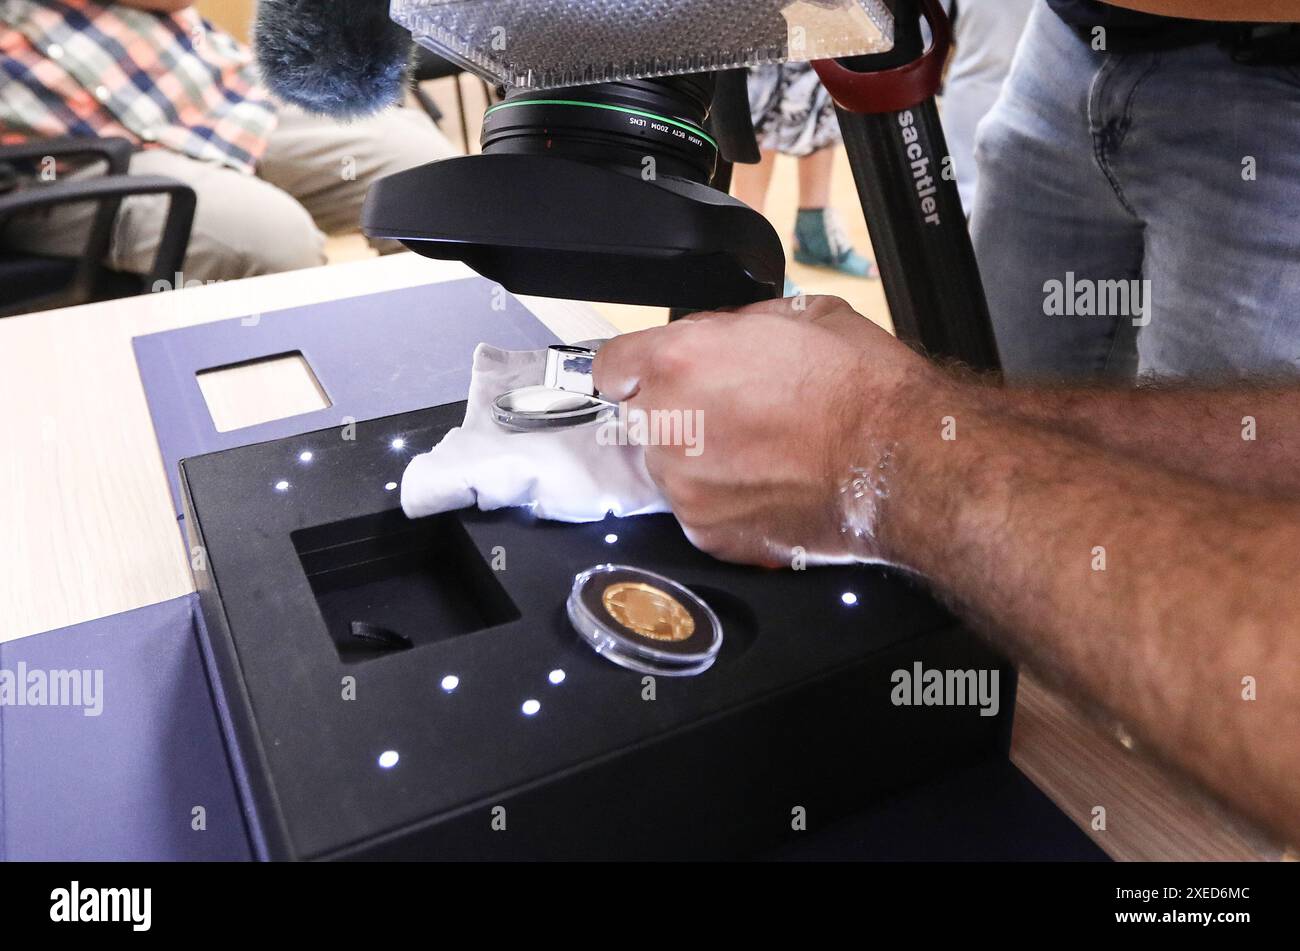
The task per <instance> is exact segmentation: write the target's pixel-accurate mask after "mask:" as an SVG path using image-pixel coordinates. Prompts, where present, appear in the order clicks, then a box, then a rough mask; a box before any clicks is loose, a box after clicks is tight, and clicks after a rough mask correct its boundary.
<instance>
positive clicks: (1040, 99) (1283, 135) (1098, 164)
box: [972, 4, 1300, 380]
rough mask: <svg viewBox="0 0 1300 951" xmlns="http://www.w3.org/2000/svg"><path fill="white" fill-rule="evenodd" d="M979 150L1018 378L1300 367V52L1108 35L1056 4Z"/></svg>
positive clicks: (984, 229)
mask: <svg viewBox="0 0 1300 951" xmlns="http://www.w3.org/2000/svg"><path fill="white" fill-rule="evenodd" d="M976 154H977V160H978V162H979V172H980V191H979V195H978V197H977V200H976V205H975V211H974V214H973V219H972V232H973V237H974V241H975V250H976V255H977V257H978V259H979V264H980V271H981V273H982V275H983V278H984V284H985V287H986V290H987V292H988V297H989V305H990V310H991V312H992V315H993V323H994V328H995V330H996V332H997V338H998V348H999V350H1000V351H1001V355H1002V362H1003V366H1004V368H1005V370H1006V373H1007V377H1008V379H1011V380H1027V379H1035V378H1037V379H1045V378H1055V379H1080V378H1089V377H1094V378H1095V377H1100V376H1105V377H1110V378H1113V379H1121V380H1132V379H1134V378H1135V376H1137V377H1141V378H1150V377H1155V378H1179V377H1182V378H1193V377H1196V378H1233V377H1239V376H1247V375H1269V376H1294V375H1296V373H1297V371H1298V370H1300V68H1297V67H1296V66H1293V65H1292V66H1245V65H1239V64H1236V63H1234V62H1233V61H1232V59H1231V56H1230V54H1229V53H1228V52H1227V51H1226V50H1224V49H1222V48H1221V47H1219V46H1217V45H1214V44H1203V45H1200V46H1194V47H1189V48H1185V49H1175V50H1166V51H1158V52H1138V53H1114V52H1097V51H1094V50H1093V49H1092V48H1091V47H1090V46H1089V45H1088V44H1086V43H1084V42H1083V41H1082V40H1081V39H1080V38H1079V37H1078V35H1077V34H1075V33H1074V32H1073V31H1071V30H1070V28H1069V27H1067V26H1066V25H1065V24H1064V23H1062V22H1061V21H1060V20H1059V19H1058V18H1057V17H1056V16H1055V15H1054V14H1053V13H1052V12H1051V11H1050V10H1049V9H1047V7H1046V5H1045V4H1040V5H1039V6H1038V8H1037V9H1036V10H1035V11H1034V14H1033V16H1032V18H1031V20H1030V23H1029V26H1028V28H1027V30H1026V33H1025V37H1024V40H1023V42H1022V44H1021V46H1020V49H1019V51H1018V52H1017V54H1016V59H1015V62H1014V64H1013V65H1012V69H1011V75H1010V78H1009V79H1008V81H1007V85H1006V87H1005V88H1004V90H1003V92H1002V95H1001V98H1000V99H999V100H998V103H997V104H996V105H995V106H994V108H993V111H992V112H991V113H990V114H989V116H988V117H987V118H986V119H985V121H984V123H983V124H982V125H981V127H980V130H979V135H978V139H977V146H976ZM1121 292H1122V293H1121ZM1139 300H1140V305H1141V306H1139V305H1138V302H1139Z"/></svg>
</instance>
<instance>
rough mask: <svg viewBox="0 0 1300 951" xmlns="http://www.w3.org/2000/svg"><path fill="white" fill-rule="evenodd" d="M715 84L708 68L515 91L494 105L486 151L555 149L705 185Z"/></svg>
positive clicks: (710, 164)
mask: <svg viewBox="0 0 1300 951" xmlns="http://www.w3.org/2000/svg"><path fill="white" fill-rule="evenodd" d="M713 85H714V81H713V76H712V74H707V73H706V74H695V75H689V76H671V77H667V78H663V79H641V80H628V81H623V82H613V83H600V84H597V85H592V86H571V87H568V88H563V89H548V90H543V91H536V90H516V91H514V92H512V93H510V95H508V96H507V97H506V99H505V100H504V101H503V102H501V103H498V104H497V105H495V106H493V107H492V108H491V109H489V110H488V112H487V115H486V116H485V118H484V122H483V139H482V145H483V152H484V154H508V153H513V154H533V155H538V154H548V155H557V156H562V157H565V158H570V159H574V160H576V161H582V162H591V163H594V164H598V165H602V166H605V167H609V168H613V169H617V170H620V171H627V172H629V173H633V174H636V175H639V176H643V177H652V176H658V175H672V176H677V177H679V178H686V179H689V180H691V181H695V182H699V183H700V184H704V185H707V184H709V183H710V182H711V181H712V179H713V174H714V171H715V169H716V168H717V162H718V146H717V142H716V141H714V139H713V137H712V136H710V135H709V134H708V133H707V132H706V131H705V130H704V121H705V119H706V118H707V117H708V114H709V104H710V102H711V101H712V98H713ZM647 173H649V174H647Z"/></svg>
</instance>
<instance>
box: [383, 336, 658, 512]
mask: <svg viewBox="0 0 1300 951" xmlns="http://www.w3.org/2000/svg"><path fill="white" fill-rule="evenodd" d="M545 373H546V351H545V350H523V351H510V350H499V349H497V348H496V347H490V346H488V345H487V344H479V345H478V348H477V349H476V350H475V351H474V371H473V376H472V377H471V379H470V384H469V405H468V406H467V407H466V408H465V422H464V423H462V424H461V425H460V426H458V427H457V428H455V429H453V430H451V431H450V432H449V433H447V435H446V436H444V437H443V440H442V442H440V443H438V445H437V446H435V447H434V448H433V450H432V451H430V452H426V453H424V454H423V455H420V456H416V457H415V458H414V459H412V460H411V462H410V464H409V465H407V467H406V472H405V473H404V474H403V476H402V509H403V510H404V511H405V512H406V514H407V515H408V516H409V517H411V518H419V517H421V516H425V515H436V514H437V513H439V512H449V511H451V510H453V509H459V508H466V507H468V506H471V505H477V506H478V507H479V508H480V509H482V510H483V511H485V512H487V511H491V510H493V509H499V508H507V507H511V506H528V507H529V508H530V509H531V510H532V511H533V513H534V514H535V515H537V516H538V517H540V518H549V519H554V520H556V521H561V522H594V521H599V520H600V519H603V518H604V517H605V516H606V515H609V514H613V515H616V516H619V517H624V516H628V515H646V514H649V513H652V512H666V511H668V504H667V502H665V501H664V498H663V496H662V495H660V493H659V489H658V488H656V486H655V484H654V483H653V482H652V481H651V480H650V475H649V473H647V472H646V467H645V450H644V448H642V447H640V446H631V445H617V444H614V445H602V444H601V442H600V441H598V439H597V433H598V432H599V431H600V428H601V427H600V425H597V424H588V425H586V426H577V427H574V428H571V429H550V430H546V431H543V432H532V433H516V432H510V431H509V430H506V429H503V428H502V427H500V426H499V425H497V423H496V421H495V420H493V418H492V402H493V400H495V399H496V398H497V397H498V396H500V395H501V394H502V393H505V392H507V391H509V390H513V389H516V388H518V387H521V386H534V385H537V384H540V383H541V382H542V378H543V376H544V375H545ZM607 441H608V440H607Z"/></svg>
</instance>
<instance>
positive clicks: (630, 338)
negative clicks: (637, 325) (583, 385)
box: [591, 327, 665, 403]
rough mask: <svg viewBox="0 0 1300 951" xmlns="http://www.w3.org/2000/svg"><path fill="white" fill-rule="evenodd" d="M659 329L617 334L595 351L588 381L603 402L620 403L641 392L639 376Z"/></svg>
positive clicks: (646, 363)
mask: <svg viewBox="0 0 1300 951" xmlns="http://www.w3.org/2000/svg"><path fill="white" fill-rule="evenodd" d="M664 329H665V328H663V327H655V328H653V329H651V330H640V331H637V332H636V333H630V334H621V335H620V336H617V337H615V338H613V339H612V340H607V341H605V343H603V344H602V345H601V347H600V349H599V350H598V351H596V359H595V361H594V362H593V363H592V366H591V380H592V384H593V385H594V386H595V387H596V392H597V393H599V394H600V395H601V396H602V397H603V398H604V399H607V400H613V401H614V402H616V403H621V402H623V401H624V400H629V399H631V398H632V397H633V396H635V395H636V393H637V391H638V390H640V389H641V374H642V373H643V372H644V370H645V367H646V366H647V365H648V364H649V362H650V359H651V357H652V355H653V353H654V348H655V346H656V345H657V342H658V341H657V336H658V334H659V332H660V331H662V330H664Z"/></svg>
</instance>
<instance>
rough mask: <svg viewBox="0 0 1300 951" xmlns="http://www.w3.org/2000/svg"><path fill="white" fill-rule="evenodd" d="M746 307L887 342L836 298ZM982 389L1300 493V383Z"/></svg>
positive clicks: (1123, 442)
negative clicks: (794, 305) (796, 305)
mask: <svg viewBox="0 0 1300 951" xmlns="http://www.w3.org/2000/svg"><path fill="white" fill-rule="evenodd" d="M1297 3H1300V0H1297ZM745 312H746V313H751V314H752V313H773V314H780V315H784V316H787V317H792V318H794V319H798V320H807V321H811V322H813V323H816V324H818V326H821V327H824V328H826V329H828V330H831V331H833V332H834V333H836V334H837V335H839V336H840V337H842V338H843V339H844V340H845V341H847V342H850V343H852V344H854V345H855V346H859V347H862V348H864V349H867V350H870V351H879V349H880V348H881V345H882V344H883V343H884V340H883V336H884V335H883V333H882V331H881V330H880V328H878V327H877V326H876V325H875V324H873V323H872V322H871V321H869V320H867V319H866V318H865V317H863V316H862V315H860V314H858V313H857V312H856V311H854V310H853V308H851V307H850V306H849V305H848V304H846V303H845V302H844V301H842V300H840V299H838V298H834V297H810V298H808V299H807V300H806V302H805V307H804V309H803V310H802V311H795V310H793V309H792V307H791V305H790V302H789V301H769V302H767V303H764V304H755V305H752V306H750V307H747V308H745ZM972 392H975V391H974V390H972ZM980 392H982V393H983V394H984V395H985V397H986V399H985V401H984V402H985V405H988V406H991V407H996V409H997V410H998V411H1008V412H1014V413H1015V414H1016V415H1018V416H1020V417H1021V418H1023V419H1025V420H1027V421H1031V422H1035V423H1040V424H1042V425H1045V426H1047V427H1048V428H1050V429H1053V430H1056V431H1062V432H1068V433H1070V434H1072V435H1075V436H1078V437H1079V438H1082V439H1086V440H1088V441H1090V442H1094V443H1096V444H1098V445H1101V446H1105V447H1108V448H1111V449H1114V450H1116V451H1117V452H1120V453H1122V454H1125V455H1129V456H1131V457H1133V458H1137V459H1144V460H1147V461H1149V462H1152V463H1154V464H1157V465H1161V466H1165V467H1166V468H1170V469H1173V470H1175V471H1178V472H1183V473H1187V474H1190V475H1193V476H1196V477H1197V478H1201V479H1208V480H1210V481H1212V482H1218V483H1220V484H1222V485H1225V486H1227V487H1229V488H1232V489H1235V490H1237V491H1245V492H1258V493H1270V494H1279V495H1288V496H1296V497H1300V383H1289V384H1285V385H1283V384H1277V385H1266V384H1255V385H1252V384H1250V383H1247V382H1242V383H1240V384H1237V385H1233V386H1227V385H1224V386H1219V387H1206V386H1145V387H1141V388H1139V389H1136V390H1135V389H1133V388H1131V387H1119V386H1111V387H1100V386H1097V387H1008V388H1005V389H1000V388H996V387H994V386H986V387H985V388H984V389H983V390H982V391H980Z"/></svg>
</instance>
